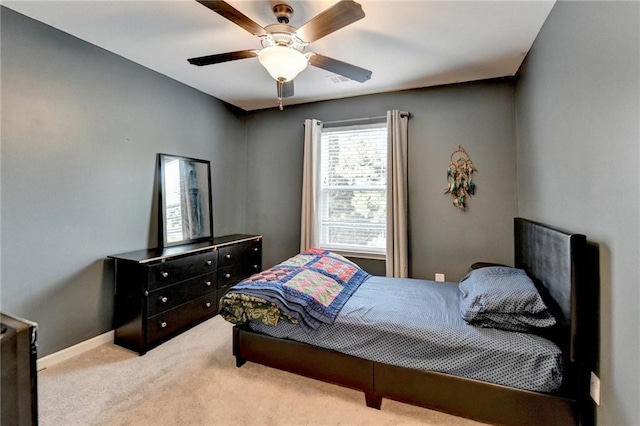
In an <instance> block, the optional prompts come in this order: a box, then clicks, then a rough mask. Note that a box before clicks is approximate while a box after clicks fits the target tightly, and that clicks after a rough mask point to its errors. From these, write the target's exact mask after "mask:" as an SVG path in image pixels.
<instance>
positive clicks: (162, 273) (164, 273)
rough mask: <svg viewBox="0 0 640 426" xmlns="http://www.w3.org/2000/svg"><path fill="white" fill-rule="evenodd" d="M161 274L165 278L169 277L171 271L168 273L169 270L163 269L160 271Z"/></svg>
mask: <svg viewBox="0 0 640 426" xmlns="http://www.w3.org/2000/svg"><path fill="white" fill-rule="evenodd" d="M160 275H162V276H163V277H164V278H167V277H168V276H169V273H168V272H165V271H162V272H161V273H160Z"/></svg>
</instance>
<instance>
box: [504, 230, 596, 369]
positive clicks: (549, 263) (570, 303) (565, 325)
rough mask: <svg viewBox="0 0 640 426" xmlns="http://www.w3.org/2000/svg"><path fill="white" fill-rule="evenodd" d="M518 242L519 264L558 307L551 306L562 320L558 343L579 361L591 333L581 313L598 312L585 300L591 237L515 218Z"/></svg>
mask: <svg viewBox="0 0 640 426" xmlns="http://www.w3.org/2000/svg"><path fill="white" fill-rule="evenodd" d="M514 242H515V267H516V268H520V269H524V270H526V271H527V272H528V273H529V275H530V276H531V277H532V278H533V279H534V281H535V282H536V284H537V285H538V286H541V288H540V290H541V293H542V295H543V297H545V296H546V297H547V298H549V297H550V298H551V305H554V304H555V306H550V309H552V310H553V311H554V312H553V313H554V315H555V316H556V321H557V323H558V329H557V338H556V340H557V343H558V345H559V346H560V347H561V349H562V350H563V351H565V353H566V354H567V360H568V361H570V362H577V361H579V360H580V358H581V355H582V354H583V351H582V350H581V344H582V342H581V340H582V339H583V338H584V337H583V334H585V333H586V332H587V331H586V330H583V329H584V328H585V326H586V324H588V323H590V321H588V320H587V318H581V316H582V317H584V315H589V314H592V315H595V314H596V313H595V312H586V311H588V309H585V308H586V306H590V305H591V303H590V302H589V301H588V300H584V298H585V295H587V294H589V292H590V289H589V287H590V286H589V283H588V273H587V269H588V260H587V238H586V237H585V236H584V235H581V234H570V233H566V232H564V231H560V230H558V229H554V228H550V227H548V226H546V225H542V224H540V223H536V222H532V221H530V220H527V219H523V218H515V219H514ZM544 293H547V294H546V295H545V294H544ZM583 301H584V305H583ZM581 314H582V315H581Z"/></svg>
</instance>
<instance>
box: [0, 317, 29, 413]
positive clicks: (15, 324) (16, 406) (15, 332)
mask: <svg viewBox="0 0 640 426" xmlns="http://www.w3.org/2000/svg"><path fill="white" fill-rule="evenodd" d="M0 318H1V319H2V323H1V325H0V327H1V329H2V335H1V336H0V342H2V354H1V355H0V356H1V358H2V382H1V384H0V390H1V395H2V407H1V408H0V409H1V410H2V414H1V417H0V423H1V424H3V425H37V424H38V389H37V371H36V359H37V355H38V354H37V343H36V330H37V327H38V326H37V324H36V323H34V322H31V321H27V320H23V319H21V318H17V317H14V316H11V315H6V314H0Z"/></svg>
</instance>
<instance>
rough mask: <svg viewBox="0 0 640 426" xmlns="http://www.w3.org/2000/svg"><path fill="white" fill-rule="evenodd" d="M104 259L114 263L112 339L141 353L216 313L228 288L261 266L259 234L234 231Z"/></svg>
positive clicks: (257, 270) (260, 239)
mask: <svg viewBox="0 0 640 426" xmlns="http://www.w3.org/2000/svg"><path fill="white" fill-rule="evenodd" d="M108 257H109V258H111V259H114V262H115V266H114V268H115V306H114V311H115V312H114V316H113V322H114V329H115V339H114V341H115V343H116V344H118V345H120V346H123V347H125V348H128V349H131V350H133V351H136V352H138V353H139V354H140V355H144V354H145V353H146V352H147V351H148V350H149V349H152V348H154V347H156V346H157V345H159V344H161V343H163V342H165V341H167V340H168V339H170V338H172V337H174V336H175V335H177V334H179V333H181V332H183V331H185V330H187V329H188V328H190V327H192V326H194V325H196V324H198V323H200V322H202V321H203V320H205V319H208V318H211V317H212V316H214V315H216V314H217V313H218V301H219V300H220V298H221V297H222V296H223V295H224V293H225V292H226V291H227V289H228V288H229V287H231V286H232V285H234V284H236V283H237V282H239V281H240V280H242V279H244V278H247V277H248V276H250V275H252V274H254V273H256V272H259V271H260V270H261V269H262V237H261V236H260V235H245V234H233V235H227V236H224V237H217V238H214V239H213V241H211V242H206V243H197V244H189V245H182V246H176V247H167V248H164V249H149V250H139V251H134V252H129V253H122V254H117V255H113V256H108Z"/></svg>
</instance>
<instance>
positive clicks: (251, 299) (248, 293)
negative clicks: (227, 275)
mask: <svg viewBox="0 0 640 426" xmlns="http://www.w3.org/2000/svg"><path fill="white" fill-rule="evenodd" d="M369 277H370V275H369V274H368V273H367V272H365V271H363V270H362V269H360V268H359V267H358V266H357V265H356V264H355V263H353V262H351V261H350V260H348V259H346V258H344V257H342V256H340V255H339V254H336V253H332V252H330V251H328V250H320V249H310V250H306V251H304V252H302V253H300V254H298V255H296V256H294V257H292V258H290V259H288V260H286V261H284V262H282V263H279V264H278V265H276V266H274V267H273V268H270V269H267V270H266V271H263V272H260V273H258V274H255V275H252V276H251V277H249V278H247V279H246V280H244V281H241V282H240V283H238V284H236V285H235V286H233V287H232V288H231V289H230V290H229V291H228V292H227V293H226V294H225V295H224V296H223V297H222V299H221V300H220V309H219V311H220V315H222V317H223V318H225V319H226V320H227V321H229V322H231V323H234V324H237V323H245V322H247V321H257V322H261V323H263V324H267V325H274V326H275V325H277V324H278V321H279V320H280V319H281V318H284V319H286V320H289V321H291V322H294V323H297V324H300V326H301V327H302V328H303V329H305V330H317V329H318V327H320V325H321V324H333V321H334V320H335V318H336V316H337V315H338V313H339V312H340V309H342V306H344V304H345V302H346V301H347V300H348V299H349V297H351V295H352V294H353V292H354V291H356V289H357V288H358V287H359V286H360V284H362V283H363V282H364V281H365V280H366V279H367V278H369Z"/></svg>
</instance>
